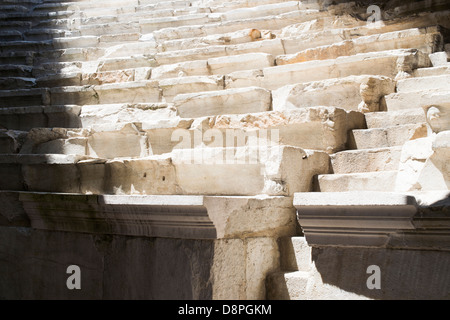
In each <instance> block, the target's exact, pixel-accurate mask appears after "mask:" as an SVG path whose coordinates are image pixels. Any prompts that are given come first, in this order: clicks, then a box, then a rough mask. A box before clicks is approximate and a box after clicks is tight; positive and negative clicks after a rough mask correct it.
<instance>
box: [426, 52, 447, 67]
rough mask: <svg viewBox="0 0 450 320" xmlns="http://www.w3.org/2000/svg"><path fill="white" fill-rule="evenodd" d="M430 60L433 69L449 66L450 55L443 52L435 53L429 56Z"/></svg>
mask: <svg viewBox="0 0 450 320" xmlns="http://www.w3.org/2000/svg"><path fill="white" fill-rule="evenodd" d="M430 60H431V63H432V64H433V67H442V66H449V65H450V54H449V53H447V52H445V51H441V52H435V53H433V54H430Z"/></svg>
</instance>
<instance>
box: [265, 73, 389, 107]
mask: <svg viewBox="0 0 450 320" xmlns="http://www.w3.org/2000/svg"><path fill="white" fill-rule="evenodd" d="M319 92H320V94H318V93H319ZM394 92H395V83H394V81H393V80H392V79H390V78H387V77H379V76H350V77H346V78H339V79H330V80H324V81H320V82H312V83H302V84H296V85H289V86H285V87H282V88H280V89H278V90H276V91H274V92H273V110H275V111H280V110H289V109H296V108H305V107H312V106H335V107H339V108H342V109H345V110H353V111H357V110H359V111H361V112H375V111H383V110H385V108H386V106H385V101H384V96H385V95H387V94H390V93H394Z"/></svg>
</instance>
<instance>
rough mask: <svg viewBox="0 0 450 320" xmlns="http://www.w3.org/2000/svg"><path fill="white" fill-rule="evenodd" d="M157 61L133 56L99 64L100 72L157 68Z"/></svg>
mask: <svg viewBox="0 0 450 320" xmlns="http://www.w3.org/2000/svg"><path fill="white" fill-rule="evenodd" d="M155 66H156V60H155V59H153V57H152V56H146V55H133V56H131V57H122V58H109V59H104V60H100V61H99V62H98V69H97V71H98V72H104V71H112V70H121V69H132V68H142V67H149V68H150V67H155Z"/></svg>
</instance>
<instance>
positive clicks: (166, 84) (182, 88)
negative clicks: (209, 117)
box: [159, 76, 225, 108]
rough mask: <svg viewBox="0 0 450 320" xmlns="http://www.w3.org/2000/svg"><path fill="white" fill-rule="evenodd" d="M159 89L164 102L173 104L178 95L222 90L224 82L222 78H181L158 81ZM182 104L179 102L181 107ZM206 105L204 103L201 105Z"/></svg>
mask: <svg viewBox="0 0 450 320" xmlns="http://www.w3.org/2000/svg"><path fill="white" fill-rule="evenodd" d="M159 87H160V88H161V90H162V95H163V97H164V99H165V101H167V102H173V100H174V98H175V97H176V96H178V95H180V94H193V93H195V92H207V91H220V90H224V88H225V80H224V77H223V76H193V77H181V78H172V79H163V80H160V81H159ZM178 99H179V98H178ZM196 101H199V100H196ZM183 104H184V102H181V105H183ZM206 104H207V103H206V102H205V103H204V104H203V105H206ZM216 107H219V106H216ZM206 108H208V107H206Z"/></svg>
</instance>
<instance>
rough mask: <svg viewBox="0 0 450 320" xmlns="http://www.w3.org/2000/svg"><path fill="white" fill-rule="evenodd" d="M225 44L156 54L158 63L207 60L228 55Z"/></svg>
mask: <svg viewBox="0 0 450 320" xmlns="http://www.w3.org/2000/svg"><path fill="white" fill-rule="evenodd" d="M226 55H227V53H226V47H225V46H219V45H216V46H209V47H205V48H195V49H188V50H179V51H168V52H161V53H157V54H155V60H156V62H157V63H158V65H160V66H161V65H165V64H173V63H180V62H185V61H196V60H205V59H208V58H217V57H223V56H226Z"/></svg>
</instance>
